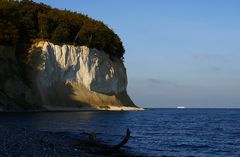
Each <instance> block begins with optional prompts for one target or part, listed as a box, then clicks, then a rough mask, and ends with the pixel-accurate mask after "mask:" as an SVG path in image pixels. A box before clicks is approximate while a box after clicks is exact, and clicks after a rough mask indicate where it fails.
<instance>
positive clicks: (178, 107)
mask: <svg viewBox="0 0 240 157" xmlns="http://www.w3.org/2000/svg"><path fill="white" fill-rule="evenodd" d="M184 108H185V106H177V109H184Z"/></svg>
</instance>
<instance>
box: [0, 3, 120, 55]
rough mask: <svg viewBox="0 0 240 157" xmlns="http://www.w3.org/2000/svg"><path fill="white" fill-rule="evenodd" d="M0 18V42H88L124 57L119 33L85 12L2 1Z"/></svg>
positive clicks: (20, 43) (12, 43) (109, 52)
mask: <svg viewBox="0 0 240 157" xmlns="http://www.w3.org/2000/svg"><path fill="white" fill-rule="evenodd" d="M79 7H81V6H79ZM0 17H1V18H0V45H22V44H24V43H30V41H32V40H33V39H45V40H48V41H50V42H52V43H54V44H62V43H67V44H75V45H87V46H89V47H90V48H97V49H99V50H103V51H105V52H106V53H108V54H109V55H110V56H117V57H118V58H121V59H123V54H124V47H123V45H122V42H121V40H120V38H119V37H118V36H117V34H115V33H114V32H113V31H112V30H111V29H109V28H108V27H107V26H106V25H105V24H104V23H103V22H100V21H96V20H93V19H91V18H89V17H87V16H85V15H82V14H79V13H76V12H71V11H67V10H59V9H55V8H51V7H50V6H47V5H45V4H42V3H40V4H38V3H35V2H33V1H30V0H23V1H21V2H17V1H13V0H8V1H6V0H0ZM25 48H26V47H25Z"/></svg>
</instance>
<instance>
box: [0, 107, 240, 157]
mask: <svg viewBox="0 0 240 157" xmlns="http://www.w3.org/2000/svg"><path fill="white" fill-rule="evenodd" d="M0 125H8V126H19V127H27V128H32V129H36V130H40V131H51V132H65V133H66V134H68V135H69V136H75V137H76V138H81V136H82V133H83V132H88V133H91V132H94V133H96V135H97V138H98V139H100V140H101V141H102V142H103V143H106V144H109V145H114V144H117V143H119V141H121V139H122V138H123V137H124V135H125V132H126V130H127V129H128V128H129V129H130V131H131V137H130V139H129V141H128V143H127V144H126V145H125V146H123V147H122V149H123V150H124V151H129V152H132V153H136V154H140V155H142V156H146V157H148V156H149V157H160V156H174V157H175V156H176V157H190V156H191V157H215V156H216V157H240V109H187V108H186V109H162V108H159V109H146V110H145V111H122V112H114V111H82V112H36V113H1V114H0Z"/></svg>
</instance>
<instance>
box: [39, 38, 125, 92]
mask: <svg viewBox="0 0 240 157" xmlns="http://www.w3.org/2000/svg"><path fill="white" fill-rule="evenodd" d="M39 44H40V45H41V47H42V52H43V60H42V62H41V65H40V71H41V72H40V73H39V76H38V84H39V85H40V86H41V88H43V87H45V88H47V87H51V86H52V85H54V84H55V83H56V82H65V83H67V82H73V81H74V82H77V83H79V84H82V85H83V86H84V87H86V88H87V89H88V90H90V91H95V92H99V93H105V94H118V93H121V92H123V91H125V90H126V87H127V75H126V69H125V67H124V65H123V63H122V61H121V60H120V59H118V58H112V59H110V57H109V55H108V54H106V53H104V52H103V51H99V50H97V49H89V48H88V47H86V46H73V45H62V46H59V45H54V44H52V43H49V42H41V43H39Z"/></svg>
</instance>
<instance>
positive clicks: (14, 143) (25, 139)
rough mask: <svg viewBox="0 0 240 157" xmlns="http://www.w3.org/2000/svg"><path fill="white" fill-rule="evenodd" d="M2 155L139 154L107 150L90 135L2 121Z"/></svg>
mask: <svg viewBox="0 0 240 157" xmlns="http://www.w3.org/2000/svg"><path fill="white" fill-rule="evenodd" d="M0 156H22V157H28V156H34V157H41V156H60V157H61V156H63V157H65V156H75V157H82V156H84V157H120V156H126V157H136V156H139V157H140V155H135V154H132V153H130V152H126V151H125V150H123V149H120V150H118V151H114V152H111V153H110V152H105V151H104V150H103V149H102V148H100V147H99V146H96V145H92V144H91V143H90V142H89V140H87V139H79V138H76V137H73V136H69V135H67V134H64V133H63V132H62V133H61V132H59V133H58V132H57V133H53V132H46V131H38V130H33V129H29V128H19V127H16V126H5V125H0Z"/></svg>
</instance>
